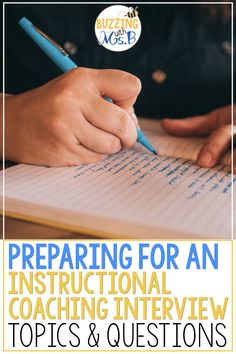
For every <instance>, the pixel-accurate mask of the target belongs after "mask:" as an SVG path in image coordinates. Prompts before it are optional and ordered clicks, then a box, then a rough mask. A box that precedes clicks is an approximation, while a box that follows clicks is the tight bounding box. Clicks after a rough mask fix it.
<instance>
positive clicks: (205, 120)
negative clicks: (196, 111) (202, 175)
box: [162, 106, 236, 173]
mask: <svg viewBox="0 0 236 354" xmlns="http://www.w3.org/2000/svg"><path fill="white" fill-rule="evenodd" d="M231 108H232V107H231V106H226V107H222V108H219V109H216V110H214V111H212V112H210V113H208V114H206V115H202V116H196V117H190V118H185V119H163V120H162V126H163V128H164V129H165V130H166V131H167V132H168V133H170V134H172V135H179V136H194V135H195V136H196V135H198V136H199V135H201V136H204V135H208V138H207V140H206V142H205V144H204V145H203V146H202V148H201V151H200V152H199V155H198V158H197V163H198V165H199V166H201V167H207V168H209V167H213V166H215V165H216V164H217V163H218V162H219V160H220V159H221V157H222V156H223V155H224V154H225V153H226V151H227V150H228V149H229V147H230V143H231V137H232V131H233V134H235V133H236V126H235V125H233V127H232V125H231ZM235 121H236V118H235V113H234V119H233V122H234V124H235ZM233 171H234V173H236V159H235V157H234V161H233Z"/></svg>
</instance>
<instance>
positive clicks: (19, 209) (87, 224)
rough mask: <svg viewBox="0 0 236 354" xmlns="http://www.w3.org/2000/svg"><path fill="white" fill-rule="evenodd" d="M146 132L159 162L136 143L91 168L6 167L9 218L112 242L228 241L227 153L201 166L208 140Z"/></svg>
mask: <svg viewBox="0 0 236 354" xmlns="http://www.w3.org/2000/svg"><path fill="white" fill-rule="evenodd" d="M144 128H145V132H146V134H147V135H148V136H149V138H150V140H151V141H152V143H153V145H154V146H155V147H156V148H157V150H158V153H159V155H158V156H155V155H153V154H151V153H149V152H148V151H147V150H145V149H144V148H143V147H142V146H140V145H139V144H136V145H135V146H134V147H133V148H132V149H129V150H123V151H121V152H119V153H117V154H114V155H111V156H109V157H107V158H106V159H105V160H104V161H102V162H99V163H96V164H92V165H81V166H77V167H65V168H64V167H62V168H48V167H40V166H32V165H24V164H20V165H16V166H13V167H10V168H8V169H6V171H5V213H6V215H9V216H11V217H15V218H20V219H25V220H30V221H33V222H38V223H42V224H47V225H52V226H56V227H59V228H63V229H68V230H71V231H77V232H78V231H79V232H82V233H85V234H89V235H91V236H92V235H96V236H101V237H108V238H141V239H147V238H179V239H182V238H204V239H207V238H208V239H210V238H214V239H216V238H219V239H226V238H230V237H231V235H232V230H231V226H232V215H233V213H232V209H231V206H232V205H231V204H232V203H231V201H232V199H231V197H232V189H233V188H235V187H234V183H235V182H236V177H235V176H232V175H231V173H230V172H229V171H228V168H227V166H228V165H229V163H230V154H229V153H228V154H227V155H226V156H224V158H223V159H222V161H221V164H219V165H218V166H217V167H216V168H214V169H206V168H200V167H199V166H197V165H196V164H195V163H194V161H195V160H196V158H197V154H198V152H199V150H200V148H201V146H202V144H203V142H204V139H202V138H194V139H193V138H179V137H172V136H169V135H167V134H166V133H165V132H164V131H163V130H162V128H161V127H160V124H159V122H155V121H146V122H145V124H144Z"/></svg>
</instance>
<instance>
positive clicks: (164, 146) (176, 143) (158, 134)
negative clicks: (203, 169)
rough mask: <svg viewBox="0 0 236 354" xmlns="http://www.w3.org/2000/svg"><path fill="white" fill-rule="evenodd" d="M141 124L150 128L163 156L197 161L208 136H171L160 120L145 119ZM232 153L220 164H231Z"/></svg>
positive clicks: (149, 131)
mask: <svg viewBox="0 0 236 354" xmlns="http://www.w3.org/2000/svg"><path fill="white" fill-rule="evenodd" d="M141 125H142V126H143V127H144V128H145V129H146V130H148V134H149V136H150V140H151V142H152V144H153V145H154V146H155V147H156V148H157V151H158V153H159V154H160V155H161V156H172V157H180V158H183V159H188V160H192V161H196V160H197V156H198V154H199V152H200V150H201V147H202V145H203V143H204V142H205V141H206V138H202V137H177V136H171V135H169V134H168V133H166V132H165V131H164V129H163V128H162V126H161V122H160V121H154V120H150V119H147V121H146V122H145V120H142V124H141ZM230 155H231V153H230V151H229V152H227V153H226V154H225V156H223V158H222V159H221V161H220V164H223V165H226V166H228V165H230Z"/></svg>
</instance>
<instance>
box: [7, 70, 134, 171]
mask: <svg viewBox="0 0 236 354" xmlns="http://www.w3.org/2000/svg"><path fill="white" fill-rule="evenodd" d="M140 89H141V85H140V81H139V79H138V78H137V77H135V76H133V75H131V74H129V73H126V72H124V71H120V70H94V69H86V68H78V69H73V70H71V71H70V72H68V73H66V74H64V75H62V76H60V77H58V78H57V79H55V80H53V81H50V82H49V83H47V84H46V85H44V86H41V87H39V88H37V89H34V90H32V91H29V92H26V93H23V94H20V95H16V96H7V97H5V102H6V105H5V106H6V109H5V126H6V130H5V136H6V140H5V157H6V159H9V160H12V161H16V162H21V163H29V164H36V165H46V166H74V165H79V164H81V163H92V162H96V161H100V160H102V159H103V158H104V157H105V156H106V154H112V153H115V152H117V151H119V150H120V149H121V148H123V147H124V148H128V147H130V146H132V145H133V144H134V143H135V141H136V139H137V132H136V124H135V122H134V120H133V119H132V111H133V108H132V107H133V104H134V102H135V101H136V98H137V96H138V94H139V92H140ZM103 96H107V97H110V98H112V99H113V102H114V104H113V103H110V102H107V101H106V100H105V99H104V98H103Z"/></svg>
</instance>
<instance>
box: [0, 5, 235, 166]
mask: <svg viewBox="0 0 236 354" xmlns="http://www.w3.org/2000/svg"><path fill="white" fill-rule="evenodd" d="M197 6H198V7H197ZM204 6H205V8H203V7H204ZM216 6H218V7H208V6H207V5H203V6H202V7H199V5H196V6H192V7H191V6H185V5H183V6H176V5H173V6H164V5H162V6H161V7H160V6H154V7H151V6H142V8H141V7H140V9H139V11H140V14H142V24H143V34H142V37H141V39H140V41H139V43H138V44H137V45H136V46H135V47H134V48H132V49H131V51H128V52H127V53H119V54H118V53H112V52H109V51H107V50H105V49H104V48H101V47H99V46H98V45H97V43H94V41H93V42H92V39H91V38H90V36H89V33H90V32H89V30H90V29H89V28H88V27H89V24H91V25H92V23H94V21H95V19H96V16H97V15H98V13H99V12H100V11H101V9H102V7H101V6H97V5H96V6H92V9H91V8H88V6H87V7H86V5H84V6H83V5H78V6H77V7H76V10H75V7H74V6H73V7H71V6H69V5H67V6H59V5H58V6H56V5H51V6H47V14H45V10H44V9H45V8H44V6H43V5H27V6H19V5H14V6H11V7H9V10H8V11H6V16H7V19H8V21H6V23H7V24H8V26H9V29H8V30H7V31H6V33H7V35H10V33H12V36H13V37H14V38H17V40H16V41H15V42H14V45H12V44H11V43H12V41H10V40H9V41H6V43H7V46H6V56H7V58H9V59H10V60H11V58H15V59H16V58H17V59H18V60H17V62H18V63H19V67H20V70H19V69H18V66H11V65H10V62H9V61H8V60H7V66H6V70H7V71H6V92H9V93H12V94H13V95H7V96H6V98H5V128H6V129H5V133H6V144H5V154H6V158H7V159H9V160H13V161H16V162H24V163H32V164H38V165H47V166H71V165H77V164H81V163H91V162H96V161H99V160H101V159H103V158H104V157H105V156H106V155H107V154H112V153H115V152H117V151H119V150H120V149H121V148H128V147H131V146H132V145H133V144H134V143H135V141H136V139H137V131H136V128H137V124H138V123H137V119H136V118H135V115H134V112H133V106H134V104H135V102H136V99H137V96H138V95H139V93H140V90H141V83H140V80H139V79H138V77H139V78H140V79H141V82H142V87H143V89H142V91H141V93H140V96H139V99H138V100H137V103H136V104H135V110H136V112H137V115H138V116H139V115H140V116H149V117H156V118H160V119H163V118H164V119H163V120H162V124H163V127H164V129H166V130H167V131H168V132H169V133H170V134H174V135H185V136H186V135H190V136H191V135H196V134H197V135H208V136H209V137H208V140H207V142H206V144H205V145H204V146H203V148H202V150H201V151H200V153H199V156H198V161H197V162H198V164H199V165H200V166H202V167H213V166H215V165H216V164H217V163H218V161H219V160H220V158H221V157H222V155H223V154H224V153H225V152H226V150H227V149H228V148H229V146H230V141H231V136H232V134H231V113H232V107H231V105H230V102H231V88H230V80H231V56H230V54H231V51H232V48H231V47H230V45H229V43H230V40H229V39H230V32H229V29H230V26H229V17H228V16H227V11H225V9H226V10H227V8H225V7H224V6H223V5H222V6H221V5H216ZM192 8H194V11H195V9H197V11H195V12H194V11H193V10H192ZM205 9H210V12H213V13H214V11H212V10H213V9H215V10H216V9H217V11H216V12H218V9H221V10H222V11H219V12H222V13H223V15H222V16H223V17H222V18H223V20H222V19H219V17H218V16H215V19H213V20H212V21H208V22H207V21H205V20H204V19H205V18H206V17H207V18H208V19H209V18H210V17H211V15H209V14H207V13H208V12H207V11H205ZM154 10H155V11H154ZM180 10H181V11H180ZM224 13H225V15H224ZM64 14H65V15H66V16H64ZM206 14H207V15H206ZM24 15H26V16H27V17H29V18H31V19H32V20H33V22H35V21H36V23H38V25H39V27H42V28H45V27H46V29H47V27H48V31H47V32H49V33H50V34H51V35H52V37H54V34H55V39H56V40H58V42H59V43H63V42H64V47H65V49H66V48H67V49H69V54H70V55H71V56H72V57H73V58H74V59H76V54H77V48H81V53H80V56H79V57H80V58H79V61H80V63H81V64H80V65H82V66H84V67H83V68H79V69H73V70H72V71H71V72H69V73H67V74H64V75H61V76H59V77H56V76H57V75H58V72H57V71H56V70H55V69H54V68H53V65H52V64H50V63H48V60H47V58H42V60H41V59H40V58H41V54H40V53H39V50H37V48H34V50H33V53H32V51H31V50H29V51H30V55H32V63H31V62H29V60H28V61H27V63H26V60H25V56H24V53H22V51H21V50H20V48H19V47H18V46H19V43H21V45H22V46H23V47H24V48H25V50H26V51H27V48H29V47H30V48H31V45H32V44H31V43H30V40H29V39H27V38H25V36H24V35H23V33H21V32H20V29H19V28H17V23H18V20H19V19H20V17H21V16H24ZM50 16H51V17H50ZM49 17H50V21H49ZM63 18H64V19H65V20H64V22H63ZM78 18H79V21H78ZM51 19H53V21H54V22H55V23H54V24H53V21H52V20H51ZM66 19H70V25H68V22H67V21H66ZM157 19H158V21H157ZM189 19H191V20H189ZM58 22H60V24H61V27H60V26H59V27H60V28H59V29H58V33H56V32H55V33H53V31H55V29H56V28H58V26H56V24H57V23H58ZM49 23H50V26H52V27H50V26H49ZM72 24H73V25H72ZM154 27H155V30H156V33H157V35H154V32H153V29H154ZM50 28H51V30H50ZM82 28H83V31H82V30H81V29H82ZM173 28H174V29H175V30H172V29H173ZM60 29H62V30H61V32H60ZM72 33H73V34H74V33H79V35H78V43H76V41H75V40H74V41H73V42H71V41H68V40H66V39H67V38H69V39H70V38H74V35H72ZM188 33H190V34H188ZM176 43H177V45H176ZM91 54H93V55H91ZM39 57H40V58H39ZM134 58H135V60H133V59H134ZM36 62H37V64H36ZM209 63H210V64H209ZM212 63H214V65H213V66H211V65H212ZM12 67H14V68H13V71H12ZM89 67H90V68H93V67H94V68H98V67H99V68H101V69H90V68H89ZM107 67H113V68H114V69H105V68H107ZM10 68H11V69H10ZM22 92H23V93H22ZM103 96H108V97H111V98H112V99H113V101H114V104H112V103H110V102H106V101H105V100H104V99H103V98H102V97H103ZM166 117H169V118H171V119H167V118H166ZM183 117H184V119H180V118H183ZM173 118H177V119H173Z"/></svg>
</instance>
